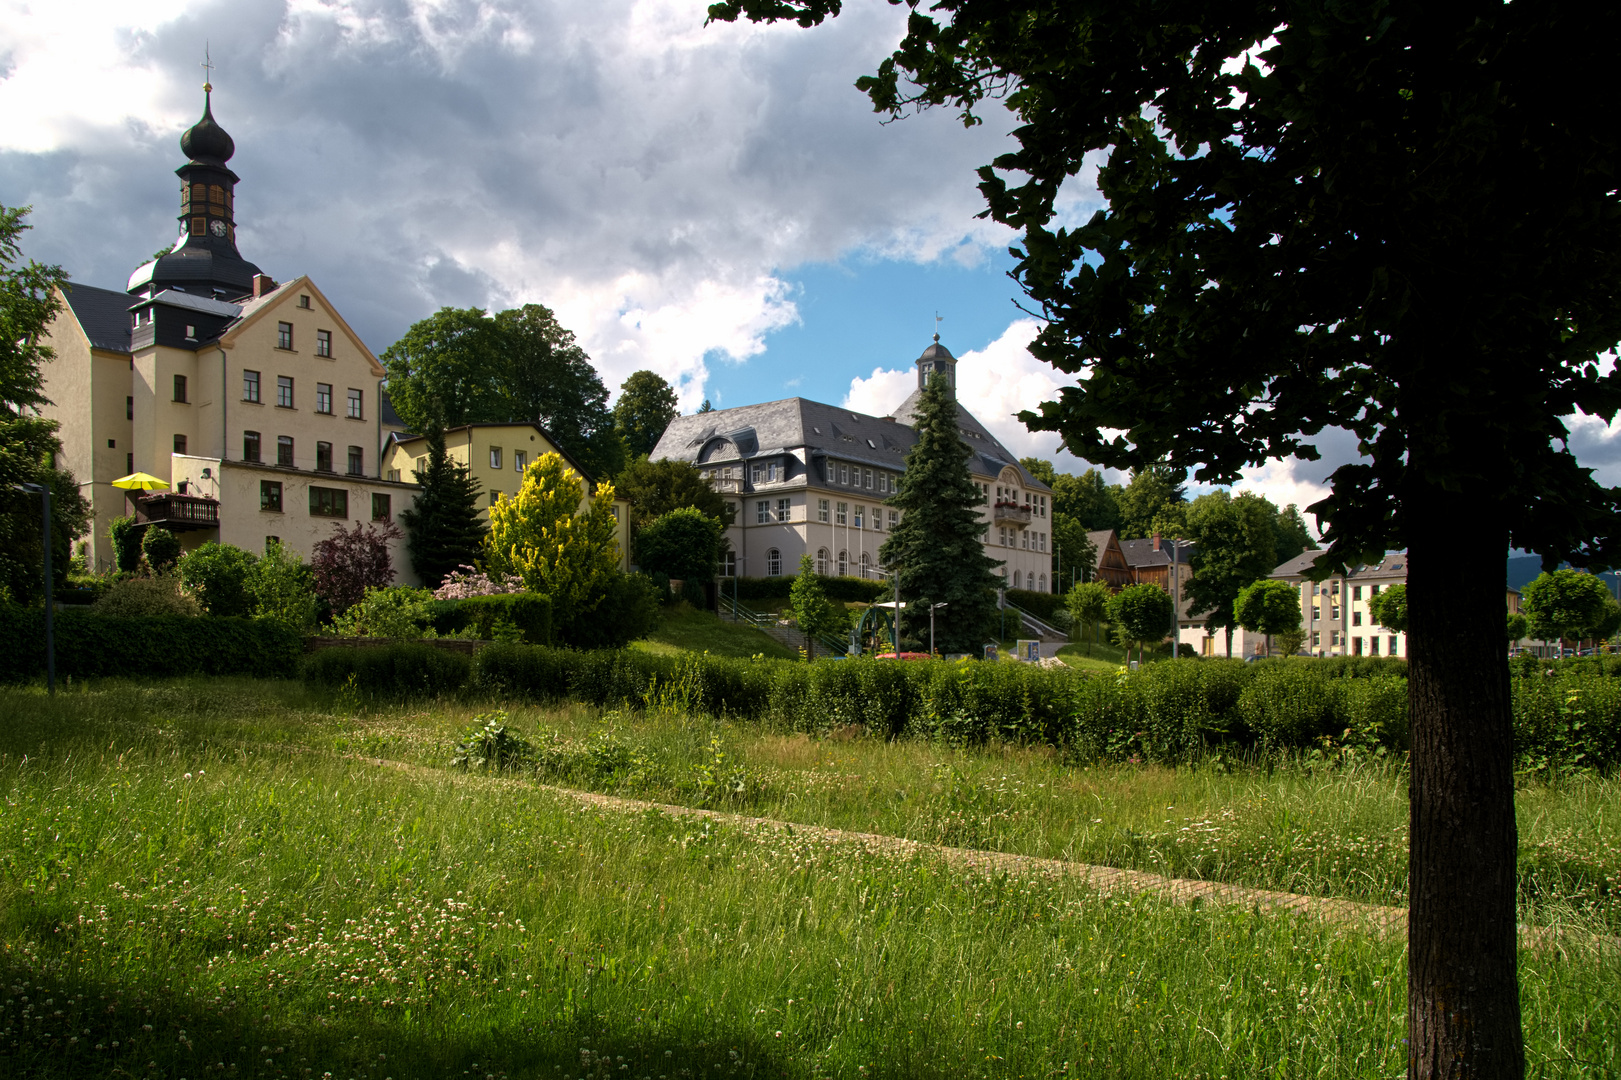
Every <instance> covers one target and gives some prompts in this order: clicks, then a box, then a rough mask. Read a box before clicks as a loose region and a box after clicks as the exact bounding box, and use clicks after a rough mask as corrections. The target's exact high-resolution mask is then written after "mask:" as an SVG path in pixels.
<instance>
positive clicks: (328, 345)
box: [315, 330, 332, 357]
mask: <svg viewBox="0 0 1621 1080" xmlns="http://www.w3.org/2000/svg"><path fill="white" fill-rule="evenodd" d="M315 355H316V356H328V357H329V356H331V355H332V331H330V330H317V331H316V332H315Z"/></svg>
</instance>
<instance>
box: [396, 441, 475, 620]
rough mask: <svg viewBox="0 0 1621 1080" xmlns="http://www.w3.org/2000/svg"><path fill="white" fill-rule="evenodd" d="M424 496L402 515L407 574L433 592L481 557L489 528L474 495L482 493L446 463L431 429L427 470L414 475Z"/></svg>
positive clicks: (469, 478) (464, 468) (463, 470)
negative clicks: (411, 573) (410, 572)
mask: <svg viewBox="0 0 1621 1080" xmlns="http://www.w3.org/2000/svg"><path fill="white" fill-rule="evenodd" d="M415 475H416V482H417V483H418V484H421V485H422V491H421V492H420V493H419V494H418V495H417V497H416V498H415V499H414V500H412V504H411V506H410V507H409V508H407V509H405V510H402V511H400V520H401V521H403V522H404V523H405V528H406V532H407V534H408V536H407V539H406V543H405V548H406V551H407V552H408V553H409V554H410V556H411V568H412V569H413V570H415V571H416V573H417V577H419V578H421V579H422V584H423V585H425V586H427V587H428V588H430V589H433V588H437V587H438V586H439V584H440V582H442V581H444V580H445V577H446V575H448V574H449V573H450V572H451V571H452V570H455V569H456V568H457V567H458V566H471V565H473V562H474V560H476V559H477V558H478V557H479V554H480V551H481V549H482V547H483V544H484V534H485V533H486V532H487V531H488V530H489V526H487V525H486V524H485V523H484V519H483V518H481V517H479V516H478V495H479V490H480V489H481V488H482V487H483V485H482V484H480V483H479V482H478V481H477V480H476V479H474V478H473V477H472V476H469V475H468V473H467V466H465V465H459V464H457V463H456V462H454V461H451V460H450V455H449V454H447V453H446V452H445V433H444V431H443V429H442V428H440V427H439V426H437V425H435V426H433V427H432V428H430V429H429V431H428V462H427V467H426V468H423V469H417V470H415Z"/></svg>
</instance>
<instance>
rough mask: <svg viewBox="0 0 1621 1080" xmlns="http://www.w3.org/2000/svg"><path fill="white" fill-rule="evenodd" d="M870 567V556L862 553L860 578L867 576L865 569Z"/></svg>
mask: <svg viewBox="0 0 1621 1080" xmlns="http://www.w3.org/2000/svg"><path fill="white" fill-rule="evenodd" d="M871 565H872V556H871V555H868V554H867V553H866V552H865V551H863V552H862V553H861V576H862V577H866V576H867V568H868V567H870V566H871Z"/></svg>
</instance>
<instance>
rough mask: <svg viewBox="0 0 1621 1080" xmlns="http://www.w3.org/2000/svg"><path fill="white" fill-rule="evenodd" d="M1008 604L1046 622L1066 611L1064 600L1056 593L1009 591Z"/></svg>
mask: <svg viewBox="0 0 1621 1080" xmlns="http://www.w3.org/2000/svg"><path fill="white" fill-rule="evenodd" d="M1007 598H1008V603H1010V604H1013V605H1015V606H1017V607H1022V608H1024V610H1026V611H1028V612H1029V613H1030V614H1032V615H1034V616H1035V617H1036V618H1038V619H1042V620H1045V621H1048V622H1051V621H1052V618H1053V616H1055V615H1057V614H1058V613H1059V612H1060V611H1068V610H1069V608H1068V607H1067V606H1066V605H1065V604H1064V598H1063V597H1062V596H1060V595H1058V594H1057V593H1044V592H1031V591H1030V590H1029V589H1009V590H1008V591H1007Z"/></svg>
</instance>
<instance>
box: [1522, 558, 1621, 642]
mask: <svg viewBox="0 0 1621 1080" xmlns="http://www.w3.org/2000/svg"><path fill="white" fill-rule="evenodd" d="M1520 598H1521V610H1523V611H1524V612H1525V617H1526V620H1527V621H1528V623H1529V629H1530V633H1531V636H1532V637H1534V638H1541V639H1542V640H1544V641H1580V640H1582V639H1583V638H1590V637H1607V636H1608V635H1607V634H1605V633H1604V632H1603V631H1604V630H1605V629H1606V626H1605V624H1606V622H1607V621H1608V619H1607V616H1608V615H1609V609H1610V608H1611V607H1612V606H1613V605H1614V604H1615V598H1614V597H1613V596H1611V595H1610V590H1609V589H1607V588H1606V587H1605V585H1604V582H1603V581H1601V580H1599V579H1598V578H1597V577H1595V576H1593V575H1592V574H1584V573H1582V572H1581V571H1579V570H1570V569H1563V570H1553V571H1550V572H1545V573H1542V574H1540V575H1538V576H1537V578H1536V580H1535V581H1532V582H1530V583H1528V584H1527V585H1526V586H1525V588H1524V589H1523V590H1522V591H1521V594H1520ZM1611 632H1612V633H1613V631H1611Z"/></svg>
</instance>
